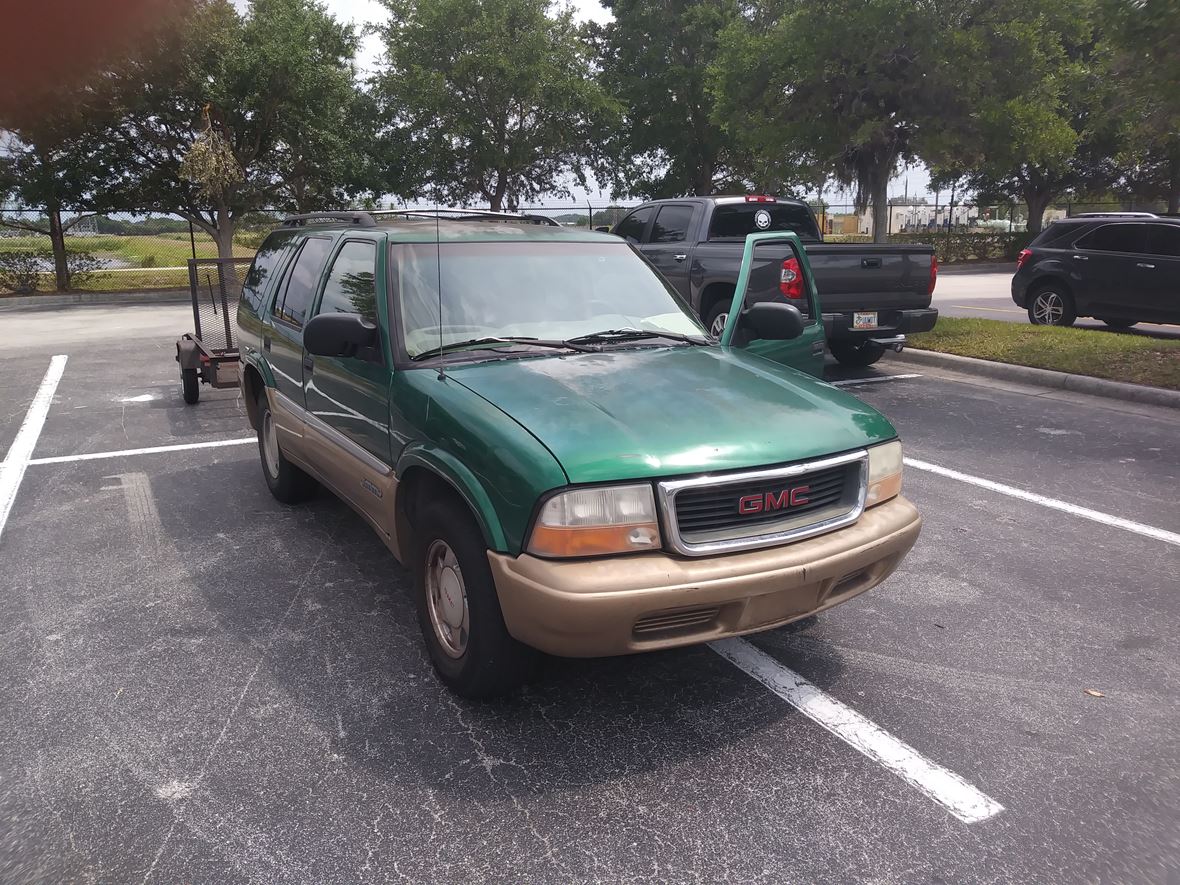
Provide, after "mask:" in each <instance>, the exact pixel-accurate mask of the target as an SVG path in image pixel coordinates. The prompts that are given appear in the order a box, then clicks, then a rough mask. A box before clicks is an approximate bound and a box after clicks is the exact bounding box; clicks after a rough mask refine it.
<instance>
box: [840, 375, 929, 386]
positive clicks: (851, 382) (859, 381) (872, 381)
mask: <svg viewBox="0 0 1180 885" xmlns="http://www.w3.org/2000/svg"><path fill="white" fill-rule="evenodd" d="M921 377H922V376H921V375H920V374H913V373H911V374H907V375H878V376H877V377H875V378H849V379H847V380H845V381H829V382H828V383H829V384H831V385H832V386H833V387H853V386H855V385H857V384H877V383H879V382H881V381H903V380H905V379H906V378H921Z"/></svg>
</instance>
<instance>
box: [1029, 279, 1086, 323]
mask: <svg viewBox="0 0 1180 885" xmlns="http://www.w3.org/2000/svg"><path fill="white" fill-rule="evenodd" d="M1075 319H1077V313H1075V312H1074V306H1073V298H1071V297H1070V295H1069V293H1068V292H1066V291H1065V290H1064V289H1061V288H1060V287H1058V286H1045V287H1044V288H1042V289H1038V290H1037V291H1036V292H1035V293H1034V294H1033V297H1032V301H1030V302H1029V303H1028V321H1029V322H1030V323H1032V324H1033V325H1034V326H1072V325H1073V321H1074V320H1075Z"/></svg>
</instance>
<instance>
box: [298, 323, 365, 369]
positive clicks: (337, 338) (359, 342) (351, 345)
mask: <svg viewBox="0 0 1180 885" xmlns="http://www.w3.org/2000/svg"><path fill="white" fill-rule="evenodd" d="M303 346H304V347H305V348H307V352H308V353H312V354H315V355H316V356H337V357H356V358H357V359H363V360H379V359H380V357H379V356H377V355H376V354H379V353H380V351H379V350H378V348H377V327H376V326H374V325H373V324H372V323H370V322H369V321H368V320H366V319H365V318H364V317H362V316H361V315H360V314H356V313H322V314H320V315H319V316H317V317H313V318H312V320H311V322H309V323H308V324H307V325H306V326H304V327H303Z"/></svg>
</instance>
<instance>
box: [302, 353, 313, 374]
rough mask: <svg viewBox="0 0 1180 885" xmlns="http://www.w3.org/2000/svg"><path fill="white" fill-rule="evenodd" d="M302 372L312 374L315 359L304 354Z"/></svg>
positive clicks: (308, 354)
mask: <svg viewBox="0 0 1180 885" xmlns="http://www.w3.org/2000/svg"><path fill="white" fill-rule="evenodd" d="M303 371H305V372H314V371H315V357H313V356H312V355H311V354H310V353H305V354H304V355H303Z"/></svg>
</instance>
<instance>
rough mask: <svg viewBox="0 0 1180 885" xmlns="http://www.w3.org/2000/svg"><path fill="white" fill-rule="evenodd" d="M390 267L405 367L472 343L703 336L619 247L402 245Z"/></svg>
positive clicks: (658, 282)
mask: <svg viewBox="0 0 1180 885" xmlns="http://www.w3.org/2000/svg"><path fill="white" fill-rule="evenodd" d="M436 250H437V251H436ZM439 255H441V256H442V292H443V295H442V331H441V335H440V332H439V297H438V282H439V272H438V267H439V264H438V258H437V256H439ZM392 267H393V268H394V274H393V277H394V281H395V285H394V292H395V302H396V307H395V313H396V315H397V317H398V318H399V320H400V322H399V323H398V336H399V338H400V344H401V345H402V347H403V348H404V350H405V353H406V354H407V355H408V356H409V357H410V358H411V359H412V358H414V357H415V356H418V355H419V354H422V353H425V352H426V351H431V350H434V349H436V348H438V347H439V346H440V345H441V346H442V347H446V346H447V345H451V344H457V343H458V342H463V341H471V340H473V339H481V338H512V337H521V338H538V339H545V340H549V341H564V340H567V339H570V338H577V337H579V336H582V335H591V334H593V333H595V332H602V331H604V330H608V329H612V330H617V329H640V330H647V331H654V332H668V333H672V334H677V335H693V336H703V335H704V334H705V331H704V329H703V328H702V327H701V325H700V323H699V322H698V321H697V320H696V318H695V317H694V316H693V314H692V311H691V310H690V309H689V308H688V306H687V305H685V304H684V302H683V301H681V300H680V298H679V297H678V296H677V295H676V294H675V292H674V291H673V290H672V289H670V288H669V287H668V286H667V285H665V283H664V281H663V280H662V279H660V277H659V276H657V275H656V273H655V272H654V271H653V270H652V269H651V268H650V267H648V265H647V264H646V263H645V262H644V261H643V259H641V258H640V257H639V256H638V255H636V254H635V253H634V252H633V251H632V250H631V248H630V247H629V246H628V245H627V244H626V243H623V242H619V243H609V242H604V243H573V242H554V241H544V242H525V243H514V242H503V241H500V242H490V243H443V244H442V245H441V246H436V245H435V244H434V243H415V244H403V245H395V246H394V247H393V261H392ZM486 346H488V347H493V346H497V345H496V344H494V343H487V344H486ZM503 346H504V347H509V348H512V347H520V348H528V347H529V345H528V344H527V343H526V342H515V343H505V344H504V345H503ZM550 352H552V351H550Z"/></svg>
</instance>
